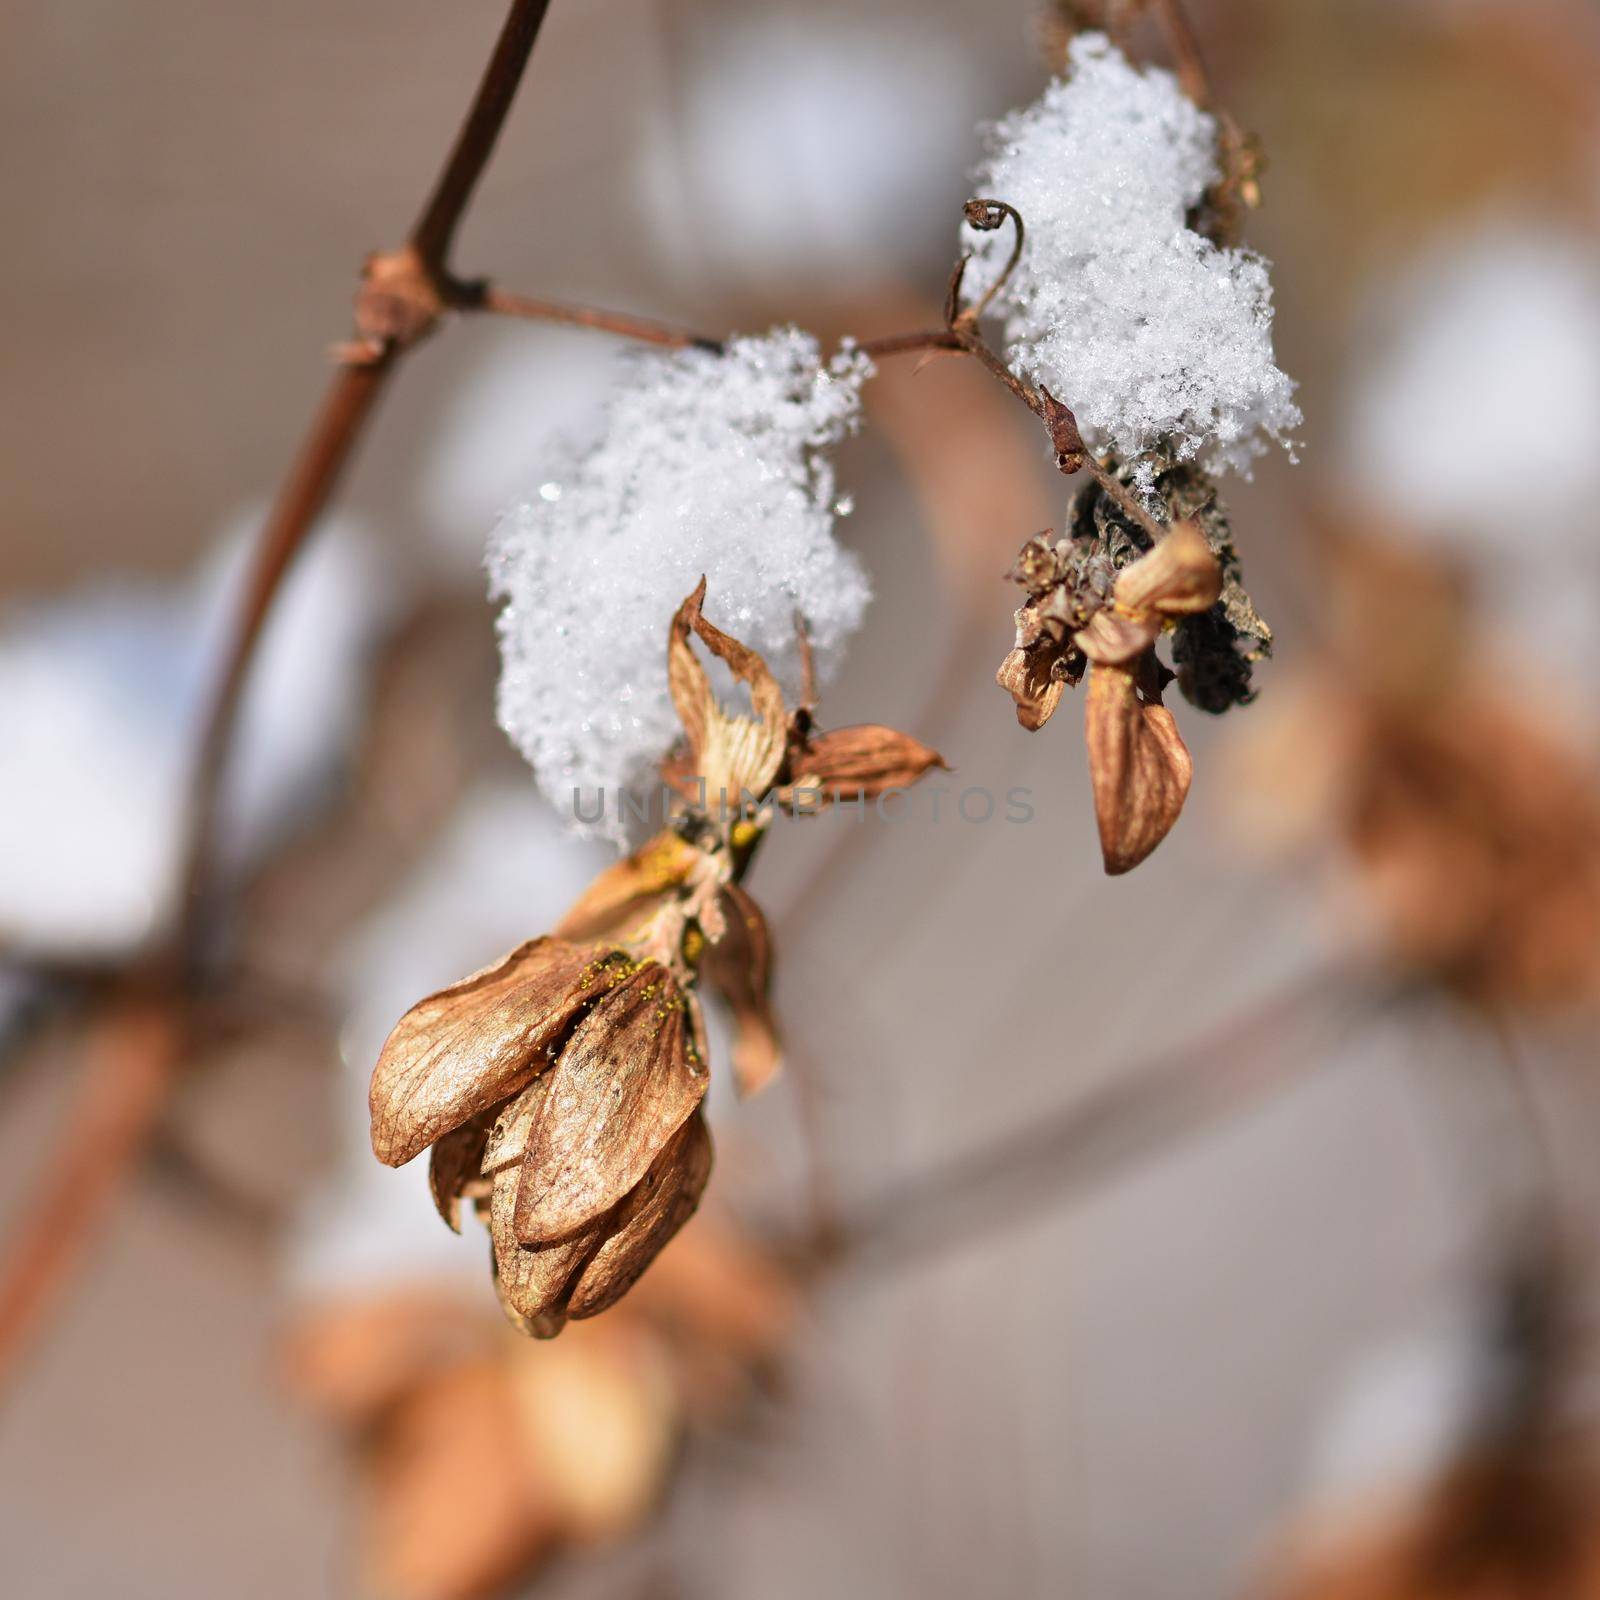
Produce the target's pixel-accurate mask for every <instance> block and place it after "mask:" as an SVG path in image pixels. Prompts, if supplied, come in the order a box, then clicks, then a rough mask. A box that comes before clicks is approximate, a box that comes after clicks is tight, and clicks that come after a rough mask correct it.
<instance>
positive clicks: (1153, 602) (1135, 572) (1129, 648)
mask: <svg viewBox="0 0 1600 1600" xmlns="http://www.w3.org/2000/svg"><path fill="white" fill-rule="evenodd" d="M1011 576H1012V578H1013V579H1014V580H1015V581H1016V582H1018V583H1020V584H1021V585H1022V587H1023V588H1024V589H1025V590H1026V591H1027V595H1028V599H1027V603H1026V604H1025V605H1023V607H1022V608H1021V610H1019V611H1018V612H1017V617H1016V621H1017V634H1016V643H1015V645H1014V647H1013V648H1012V650H1011V652H1010V653H1009V654H1008V655H1007V656H1006V658H1005V660H1004V661H1003V662H1002V663H1001V664H1000V670H999V672H998V673H997V674H996V681H997V682H998V683H999V684H1000V686H1001V688H1003V689H1005V690H1006V691H1007V692H1008V693H1009V694H1010V695H1011V697H1012V699H1013V700H1014V701H1015V703H1016V708H1017V720H1018V721H1019V722H1020V723H1021V724H1022V726H1023V727H1025V728H1027V729H1028V730H1029V731H1030V732H1032V731H1035V730H1037V729H1039V728H1041V727H1043V726H1044V724H1045V723H1046V722H1048V721H1049V720H1050V717H1051V715H1052V713H1053V712H1054V711H1055V709H1056V706H1057V705H1058V704H1059V702H1060V699H1061V695H1062V692H1063V690H1064V689H1065V688H1066V686H1067V685H1068V684H1074V685H1075V684H1077V683H1078V682H1079V681H1080V680H1081V679H1082V677H1083V675H1084V673H1085V672H1089V673H1090V679H1089V690H1088V694H1087V696H1086V699H1085V705H1084V734H1085V739H1086V742H1087V744H1088V750H1089V772H1090V777H1091V779H1092V780H1093V783H1094V800H1095V815H1096V817H1097V818H1098V821H1099V825H1100V847H1101V854H1102V856H1103V858H1104V860H1105V867H1106V871H1107V872H1109V873H1122V872H1128V871H1130V870H1131V869H1132V868H1134V867H1136V866H1138V864H1139V863H1140V862H1141V861H1143V860H1144V859H1145V857H1146V856H1148V855H1149V854H1150V852H1151V851H1152V850H1154V849H1155V847H1156V846H1157V845H1158V844H1160V843H1161V841H1162V840H1163V839H1164V838H1165V837H1166V836H1167V834H1168V833H1169V832H1170V831H1171V829H1172V825H1173V824H1174V823H1175V822H1176V821H1177V820H1178V814H1179V812H1180V811H1182V809H1183V803H1184V800H1185V799H1186V798H1187V797H1188V793H1189V781H1190V777H1191V775H1192V772H1193V763H1192V762H1191V761H1190V759H1189V752H1188V750H1187V748H1186V747H1185V746H1184V743H1183V738H1182V736H1181V735H1180V734H1179V732H1178V726H1177V723H1176V722H1175V721H1174V720H1173V717H1172V713H1171V712H1170V711H1168V710H1167V709H1166V707H1165V706H1163V705H1162V703H1161V690H1162V686H1163V682H1164V680H1166V679H1170V678H1171V676H1172V674H1171V673H1170V672H1168V671H1167V669H1166V668H1165V667H1163V666H1162V665H1161V664H1160V662H1159V661H1158V660H1157V659H1156V655H1155V643H1156V640H1157V639H1158V638H1160V636H1161V634H1162V632H1163V631H1164V630H1165V629H1166V628H1167V627H1168V626H1169V625H1170V624H1171V623H1172V622H1173V621H1174V620H1175V619H1177V618H1180V617H1188V616H1196V615H1199V614H1201V613H1203V612H1207V611H1209V610H1210V609H1211V608H1212V607H1213V606H1214V605H1216V604H1217V602H1218V598H1219V596H1220V595H1221V593H1222V567H1221V563H1220V562H1219V561H1218V560H1217V557H1216V555H1215V554H1214V553H1213V552H1212V549H1211V546H1210V544H1209V543H1208V541H1207V540H1206V538H1205V536H1204V535H1203V534H1202V533H1201V532H1200V530H1199V529H1198V528H1197V527H1196V526H1195V525H1194V524H1193V523H1190V522H1186V521H1184V522H1176V523H1174V524H1173V525H1172V526H1171V527H1170V528H1169V529H1168V531H1167V533H1166V535H1165V537H1164V538H1162V540H1161V541H1160V542H1159V543H1158V544H1156V545H1154V546H1153V547H1152V548H1151V549H1149V550H1147V551H1146V552H1145V553H1144V554H1143V555H1141V556H1140V557H1138V559H1137V560H1134V561H1133V562H1131V563H1130V564H1129V565H1127V566H1125V567H1123V568H1122V569H1121V571H1117V570H1116V569H1115V567H1114V566H1113V564H1112V562H1111V559H1110V557H1109V556H1107V555H1105V554H1103V553H1101V552H1099V551H1092V550H1091V551H1085V550H1084V549H1083V548H1081V547H1080V546H1079V545H1078V544H1077V543H1076V542H1074V541H1068V540H1063V541H1062V542H1061V543H1059V544H1057V545H1053V546H1052V545H1051V544H1050V543H1049V541H1048V539H1047V537H1046V536H1044V535H1038V536H1036V537H1035V538H1033V539H1030V540H1029V541H1028V543H1027V544H1025V545H1024V546H1023V547H1022V550H1021V552H1020V553H1019V555H1018V557H1017V560H1016V564H1015V565H1014V567H1013V568H1012V572H1011Z"/></svg>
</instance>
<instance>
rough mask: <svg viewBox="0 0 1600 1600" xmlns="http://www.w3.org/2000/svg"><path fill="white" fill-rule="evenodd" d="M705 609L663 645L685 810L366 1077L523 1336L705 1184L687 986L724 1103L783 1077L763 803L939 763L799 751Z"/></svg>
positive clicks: (406, 1023) (667, 1233)
mask: <svg viewBox="0 0 1600 1600" xmlns="http://www.w3.org/2000/svg"><path fill="white" fill-rule="evenodd" d="M704 595H705V580H704V579H702V580H701V582H700V584H699V587H698V588H697V589H696V590H695V592H694V593H693V594H692V595H690V596H689V597H688V599H686V600H685V601H684V602H683V604H682V605H681V606H680V607H679V608H678V612H677V614H676V616H674V618H673V620H672V627H671V631H670V635H669V641H668V679H669V684H670V687H671V692H672V697H673V701H674V703H675V705H676V707H677V710H678V715H679V718H680V720H681V721H682V723H683V727H684V732H685V735H686V737H687V742H688V754H687V758H686V763H685V766H684V773H685V775H686V776H692V777H693V778H694V779H695V783H694V786H693V787H694V793H695V796H696V800H697V801H698V802H699V803H698V804H691V806H690V807H689V808H688V809H687V810H686V811H685V812H684V813H683V814H682V815H681V816H679V817H677V818H676V819H675V820H674V822H673V824H672V825H671V826H670V827H668V828H666V829H664V830H663V831H662V832H661V833H659V834H657V835H656V836H655V837H654V838H653V839H651V840H650V841H649V842H648V843H647V844H645V845H644V846H643V847H642V848H641V849H639V850H637V851H635V852H634V853H633V854H632V855H631V856H629V857H628V858H627V859H626V860H624V861H620V862H618V863H616V865H614V866H612V867H610V868H608V869H607V870H606V871H605V872H602V873H601V874H600V876H599V877H598V878H597V879H596V880H595V881H594V882H593V883H592V884H591V885H590V887H589V888H588V890H586V891H585V893H584V894H583V895H582V896H580V898H579V899H578V901H577V903H576V904H575V905H574V906H573V907H572V908H571V910H570V911H569V912H568V914H567V916H566V917H565V918H564V919H563V920H562V922H561V924H560V926H559V927H558V928H557V929H556V931H555V933H554V934H553V935H551V936H548V937H544V938H539V939H534V940H531V941H530V942H528V943H527V944H524V945H521V946H519V947H518V948H517V949H516V950H513V951H512V952H511V953H510V954H509V955H507V956H505V957H503V958H502V959H501V960H500V961H498V962H496V963H495V964H494V965H493V966H490V967H487V968H485V969H484V970H483V971H482V972H478V973H475V974H473V975H472V976H471V977H469V978H465V979H463V980H462V981H461V982H459V983H456V984H452V985H451V986H450V987H449V988H447V989H443V990H441V991H440V992H439V993H437V994H434V995H430V996H429V997H428V998H427V999H425V1000H422V1001H420V1002H418V1004H416V1005H415V1006H413V1007H412V1008H411V1010H410V1011H408V1012H407V1013H406V1014H405V1016H404V1017H402V1018H401V1019H400V1021H399V1023H397V1024H396V1026H395V1028H394V1030H393V1032H392V1033H391V1034H390V1035H389V1038H388V1040H387V1042H386V1043H385V1045H384V1047H383V1050H382V1052H381V1054H380V1056H379V1058H378V1063H377V1067H376V1068H375V1070H374V1072H373V1075H372V1087H371V1094H370V1102H371V1110H372V1147H373V1150H374V1152H375V1154H376V1155H377V1156H378V1159H379V1160H381V1161H384V1162H387V1163H388V1164H390V1165H391V1166H399V1165H401V1164H403V1163H404V1162H407V1161H410V1160H411V1159H412V1158H413V1157H415V1156H417V1155H420V1154H421V1153H422V1151H423V1150H425V1149H428V1148H429V1147H430V1146H431V1147H432V1156H431V1158H430V1163H429V1182H430V1185H431V1188H432V1191H433V1197H434V1202H435V1204H436V1205H437V1207H438V1209H439V1213H440V1215H441V1216H442V1217H443V1218H444V1220H445V1221H446V1222H447V1223H448V1224H449V1225H450V1226H451V1227H453V1228H458V1227H459V1225H460V1222H459V1217H460V1209H461V1201H462V1200H463V1199H470V1200H471V1201H472V1202H473V1204H474V1205H475V1207H476V1208H477V1210H478V1212H479V1213H480V1214H481V1215H483V1216H485V1217H486V1218H487V1220H488V1224H489V1233H490V1239H491V1242H492V1245H493V1259H494V1273H495V1284H496V1287H497V1290H498V1292H499V1295H500V1300H501V1303H502V1305H503V1306H504V1308H505V1311H506V1314H507V1316H508V1317H510V1318H511V1320H512V1321H513V1322H514V1323H516V1324H517V1326H519V1327H521V1328H523V1329H524V1330H525V1331H527V1332H529V1333H533V1334H537V1335H540V1336H550V1335H553V1334H555V1333H558V1332H559V1331H560V1330H561V1328H562V1327H563V1326H564V1324H565V1323H566V1321H567V1320H568V1319H569V1318H583V1317H592V1316H594V1315H596V1314H597V1313H598V1312H601V1311H604V1310H605V1309H606V1308H607V1307H609V1306H611V1305H613V1304H615V1302H616V1301H617V1300H618V1299H620V1298H621V1296H622V1295H623V1294H625V1293H626V1292H627V1291H628V1289H629V1288H630V1287H631V1286H632V1285H633V1284H634V1282H635V1281H636V1280H637V1279H638V1277H639V1275H640V1274H641V1273H642V1272H643V1271H644V1270H645V1268H646V1267H648V1266H649V1265H650V1263H651V1262H652V1261H653V1260H654V1259H655V1257H656V1255H657V1254H658V1253H659V1252H660V1250H661V1249H662V1247H663V1246H664V1245H665V1244H666V1243H667V1241H668V1240H670V1239H671V1238H672V1237H673V1235H674V1234H675V1233H676V1232H677V1231H678V1229H679V1228H680V1227H681V1226H682V1225H683V1223H684V1222H685V1221H686V1220H687V1218H688V1217H689V1216H690V1215H691V1214H692V1213H693V1211H694V1209H695V1206H696V1205H697V1204H698V1203H699V1199H700V1196H701V1193H702V1192H703V1190H704V1188H705V1185H706V1181H707V1178H708V1177H709V1175H710V1171H711V1137H710V1134H709V1132H708V1131H707V1128H706V1124H705V1119H704V1117H703V1116H702V1114H701V1111H700V1102H701V1100H702V1099H703V1098H704V1095H705V1092H706V1086H707V1082H708V1072H707V1059H706V1046H705V1028H704V1023H703V1020H702V1017H701V1014H700V1004H699V1000H698V998H697V995H696V987H697V984H698V980H699V977H700V973H701V972H702V970H703V971H705V972H706V973H707V974H708V975H709V976H710V978H711V980H712V982H713V983H714V984H715V985H716V986H717V987H718V988H719V989H720V990H721V991H722V993H723V994H724V996H725V997H726V998H727V1000H728V1002H729V1005H730V1007H731V1009H732V1011H733V1014H734V1019H735V1022H736V1025H737V1030H738V1036H737V1042H736V1045H735V1049H734V1067H735V1071H736V1073H737V1075H738V1079H739V1083H740V1087H741V1088H742V1089H743V1090H745V1091H746V1092H749V1091H751V1090H754V1089H757V1088H759V1087H760V1086H761V1085H762V1084H763V1083H765V1082H766V1081H767V1080H768V1079H769V1078H771V1076H772V1075H773V1073H775V1072H776V1071H777V1069H778V1066H779V1064H780V1061H781V1052H780V1049H779V1045H778V1039H777V1031H776V1028H775V1025H774V1022H773V1017H772V1011H771V1006H770V1002H769V988H770V984H771V939H770V936H769V934H768V931H767V926H766V920H765V918H764V917H763V916H762V914H761V911H760V909H759V907H758V906H757V905H756V904H755V902H754V901H753V900H752V899H751V898H750V896H749V895H748V894H747V893H746V892H745V890H744V889H743V888H742V887H741V886H740V883H739V879H740V878H741V877H742V876H743V874H744V872H745V871H746V870H747V868H748V867H749V864H750V861H751V858H752V857H753V855H754V852H755V850H756V848H757V846H758V845H759V843H760V841H761V839H762V837H763V835H764V832H765V829H766V826H767V823H768V821H769V820H770V815H771V813H770V809H769V808H768V807H767V806H766V804H765V797H766V796H767V795H768V794H771V795H772V797H773V798H774V800H776V801H777V803H779V804H792V805H795V806H797V807H798V805H799V804H800V797H801V795H802V791H805V790H807V789H808V788H809V789H812V790H814V791H815V793H816V794H817V795H819V796H820V797H821V798H822V799H826V798H830V797H831V796H832V795H833V794H835V793H837V792H839V791H841V790H842V789H844V788H846V787H852V786H853V787H859V788H862V789H864V790H866V791H867V792H869V793H871V792H879V791H881V789H882V788H885V787H889V786H892V785H894V784H897V783H906V782H910V781H911V780H912V779H913V778H914V777H915V776H917V775H919V774H920V773H921V772H922V771H925V770H926V768H927V767H928V766H929V765H931V764H933V763H934V762H937V761H938V757H937V756H936V755H935V754H934V753H933V752H932V751H930V750H927V749H926V748H925V747H924V746H922V745H919V744H917V743H916V742H915V741H914V740H910V739H907V738H906V737H905V736H904V735H901V734H896V733H894V732H892V730H889V729H884V728H853V729H845V730H842V731H841V732H840V733H837V734H822V735H818V736H813V734H812V732H811V728H810V714H809V710H808V709H807V708H801V709H800V710H798V711H797V712H796V713H795V714H794V715H793V716H792V717H791V716H790V715H789V714H788V713H787V711H786V708H785V706H784V702H783V696H782V694H781V692H780V691H779V689H778V686H777V683H776V681H775V680H774V679H773V677H772V674H771V673H770V671H769V670H768V668H767V665H766V663H765V662H764V661H763V660H762V659H761V657H760V656H759V655H758V654H757V653H756V652H755V651H753V650H750V649H748V648H747V647H746V646H744V645H742V644H740V643H739V642H738V640H736V639H733V638H730V637H729V636H728V635H727V634H725V633H723V632H722V631H721V630H720V629H719V628H717V627H715V626H714V625H713V624H711V623H710V622H708V621H706V619H705V617H704V616H703V615H702V614H701V609H700V607H701V602H702V600H703V598H704ZM691 633H693V634H695V635H697V636H698V637H699V638H700V639H701V640H702V641H703V642H704V643H705V644H706V646H707V647H708V648H709V649H710V650H711V652H712V653H713V654H714V655H716V656H717V657H718V658H719V659H720V660H722V661H723V662H725V663H726V664H727V666H728V667H729V668H731V669H732V671H733V673H734V675H735V677H737V678H738V679H739V680H740V681H742V682H743V683H745V684H747V685H748V686H749V689H750V694H751V701H752V705H753V708H754V713H755V714H754V716H741V715H737V714H734V713H732V712H729V711H727V710H725V709H724V708H723V707H722V706H721V705H720V704H719V703H718V702H717V700H716V698H715V696H714V695H713V694H712V692H711V686H710V682H709V680H708V678H707V676H706V672H705V669H704V668H703V667H702V666H701V664H700V661H699V659H698V658H697V657H696V655H695V654H694V651H693V649H692V647H691V645H690V642H689V639H690V635H691ZM712 794H715V795H716V796H717V802H716V805H715V807H714V809H713V808H712V806H711V804H710V803H709V800H708V798H707V797H708V796H710V795H712Z"/></svg>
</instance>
